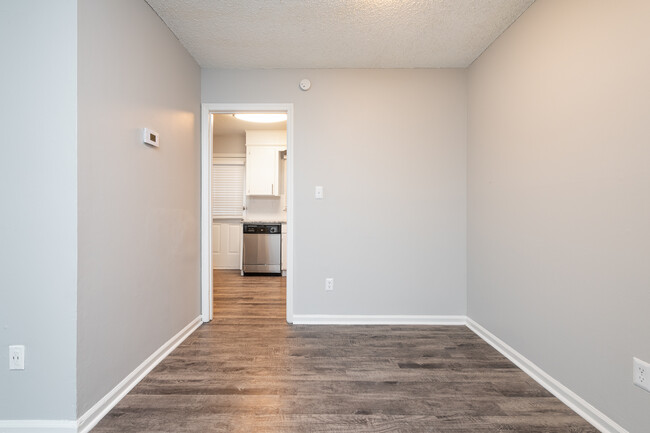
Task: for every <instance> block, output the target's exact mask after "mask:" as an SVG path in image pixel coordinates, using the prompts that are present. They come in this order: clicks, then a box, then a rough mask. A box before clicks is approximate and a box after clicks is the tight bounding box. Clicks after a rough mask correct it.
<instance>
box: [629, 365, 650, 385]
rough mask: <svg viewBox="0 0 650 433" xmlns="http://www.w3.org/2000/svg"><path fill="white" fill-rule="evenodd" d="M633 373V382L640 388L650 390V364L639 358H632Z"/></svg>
mask: <svg viewBox="0 0 650 433" xmlns="http://www.w3.org/2000/svg"><path fill="white" fill-rule="evenodd" d="M632 360H633V361H632V364H633V367H634V368H633V373H632V382H634V384H635V385H636V386H638V387H639V388H642V389H645V390H646V391H648V392H650V364H648V363H647V362H644V361H641V360H640V359H639V358H632Z"/></svg>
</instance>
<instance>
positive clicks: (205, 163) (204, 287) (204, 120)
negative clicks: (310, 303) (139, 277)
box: [201, 103, 295, 323]
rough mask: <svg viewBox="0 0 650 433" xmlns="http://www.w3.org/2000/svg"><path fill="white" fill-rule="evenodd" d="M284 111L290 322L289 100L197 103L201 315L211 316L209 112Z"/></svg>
mask: <svg viewBox="0 0 650 433" xmlns="http://www.w3.org/2000/svg"><path fill="white" fill-rule="evenodd" d="M246 111H248V112H259V111H282V112H286V113H287V322H288V323H293V239H294V236H295V230H294V227H293V104H290V103H289V104H220V103H203V104H201V318H202V319H203V321H204V322H209V321H210V320H212V317H213V311H212V299H213V295H212V236H211V230H212V156H213V154H212V152H213V149H212V116H211V114H212V113H240V112H246Z"/></svg>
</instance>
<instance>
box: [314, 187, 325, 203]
mask: <svg viewBox="0 0 650 433" xmlns="http://www.w3.org/2000/svg"><path fill="white" fill-rule="evenodd" d="M314 198H315V199H316V200H322V199H323V187H322V186H317V187H316V188H314Z"/></svg>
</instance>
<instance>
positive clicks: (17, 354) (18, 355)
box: [9, 346, 25, 370]
mask: <svg viewBox="0 0 650 433" xmlns="http://www.w3.org/2000/svg"><path fill="white" fill-rule="evenodd" d="M24 369H25V346H9V370H24Z"/></svg>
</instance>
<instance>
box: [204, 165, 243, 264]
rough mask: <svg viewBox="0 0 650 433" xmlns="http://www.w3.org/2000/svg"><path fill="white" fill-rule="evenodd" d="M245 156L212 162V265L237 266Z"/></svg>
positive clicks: (239, 248)
mask: <svg viewBox="0 0 650 433" xmlns="http://www.w3.org/2000/svg"><path fill="white" fill-rule="evenodd" d="M244 181H245V170H244V159H243V158H215V159H214V163H213V165H212V267H213V268H214V269H239V268H240V263H241V261H240V254H241V239H242V225H241V219H242V216H243V212H244Z"/></svg>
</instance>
